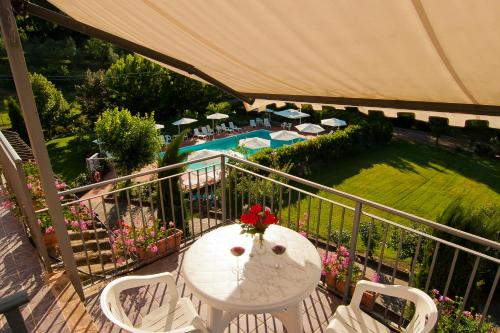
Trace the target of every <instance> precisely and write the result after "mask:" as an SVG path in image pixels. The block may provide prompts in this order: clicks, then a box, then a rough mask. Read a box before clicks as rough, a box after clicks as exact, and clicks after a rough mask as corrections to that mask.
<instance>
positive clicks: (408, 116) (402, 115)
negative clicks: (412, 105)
mask: <svg viewBox="0 0 500 333" xmlns="http://www.w3.org/2000/svg"><path fill="white" fill-rule="evenodd" d="M395 122H396V126H398V127H402V128H412V127H413V125H414V124H415V115H414V114H413V113H410V112H398V117H397V118H396V120H395Z"/></svg>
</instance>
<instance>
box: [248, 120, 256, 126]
mask: <svg viewBox="0 0 500 333" xmlns="http://www.w3.org/2000/svg"><path fill="white" fill-rule="evenodd" d="M250 127H257V123H256V122H255V120H253V119H250Z"/></svg>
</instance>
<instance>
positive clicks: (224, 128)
mask: <svg viewBox="0 0 500 333" xmlns="http://www.w3.org/2000/svg"><path fill="white" fill-rule="evenodd" d="M220 127H221V128H222V129H223V130H224V131H226V132H233V130H232V129H231V128H228V127H226V124H224V123H222V124H220Z"/></svg>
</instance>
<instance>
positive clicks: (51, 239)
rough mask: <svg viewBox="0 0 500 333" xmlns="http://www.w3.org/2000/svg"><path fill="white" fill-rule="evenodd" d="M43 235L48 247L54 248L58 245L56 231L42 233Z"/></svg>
mask: <svg viewBox="0 0 500 333" xmlns="http://www.w3.org/2000/svg"><path fill="white" fill-rule="evenodd" d="M42 237H43V242H44V243H45V246H46V247H47V248H52V247H55V246H56V244H57V237H56V233H55V232H53V233H50V234H42Z"/></svg>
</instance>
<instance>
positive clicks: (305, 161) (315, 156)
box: [250, 120, 392, 174]
mask: <svg viewBox="0 0 500 333" xmlns="http://www.w3.org/2000/svg"><path fill="white" fill-rule="evenodd" d="M391 138H392V125H391V124H390V122H388V121H386V120H377V121H370V122H368V121H366V120H363V121H361V122H360V123H359V124H357V125H349V126H348V127H347V128H346V129H344V130H340V131H336V132H334V133H332V134H324V135H319V136H318V137H316V138H313V139H309V140H305V141H302V142H298V143H295V144H293V145H289V146H282V147H280V148H277V149H275V150H272V149H263V150H261V151H259V152H258V153H256V154H255V155H253V156H252V157H251V158H250V160H252V161H254V162H256V163H259V164H260V165H263V166H267V167H273V168H276V169H282V168H284V167H285V166H286V165H288V164H293V168H292V170H290V171H291V172H292V173H295V174H303V173H304V172H306V171H307V170H308V168H309V167H310V166H311V164H313V163H314V162H317V161H322V162H330V161H334V160H337V159H340V158H342V157H345V156H352V155H355V154H357V153H359V152H360V151H362V150H364V149H366V148H368V147H370V146H371V145H373V144H374V143H378V142H381V143H383V142H388V141H389V140H390V139H391Z"/></svg>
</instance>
